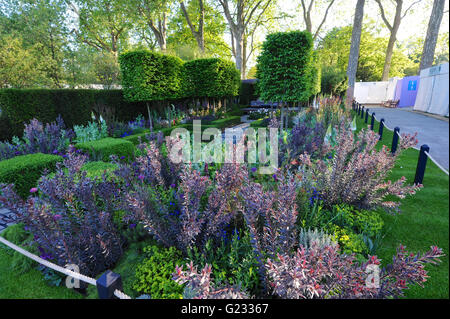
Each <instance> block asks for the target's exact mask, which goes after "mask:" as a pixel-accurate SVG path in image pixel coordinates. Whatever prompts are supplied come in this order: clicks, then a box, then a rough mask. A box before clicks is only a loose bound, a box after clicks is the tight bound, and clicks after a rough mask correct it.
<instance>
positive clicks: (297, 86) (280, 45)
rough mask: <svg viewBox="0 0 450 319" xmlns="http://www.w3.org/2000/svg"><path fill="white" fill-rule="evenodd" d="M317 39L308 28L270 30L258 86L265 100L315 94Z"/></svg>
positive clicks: (294, 99)
mask: <svg viewBox="0 0 450 319" xmlns="http://www.w3.org/2000/svg"><path fill="white" fill-rule="evenodd" d="M312 61H313V40H312V37H311V34H310V33H309V32H307V31H305V32H300V31H292V32H277V33H272V34H269V35H268V36H267V37H266V40H265V41H264V43H263V47H262V52H261V54H260V56H259V57H258V67H257V68H258V71H257V74H258V76H257V77H258V79H259V82H258V88H259V92H260V97H261V99H262V100H263V101H275V102H279V101H283V102H298V101H307V100H308V98H309V97H310V96H311V94H312V92H311V88H312V87H313V85H312V83H311V82H312V77H311V68H312V66H311V64H312Z"/></svg>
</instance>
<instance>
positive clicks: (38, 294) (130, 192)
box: [0, 31, 448, 299]
mask: <svg viewBox="0 0 450 319" xmlns="http://www.w3.org/2000/svg"><path fill="white" fill-rule="evenodd" d="M312 43H313V42H312V37H311V34H310V33H308V32H298V31H293V32H285V33H273V34H271V35H268V36H267V37H266V40H265V42H264V43H263V47H262V51H261V54H260V56H259V57H258V79H259V81H258V84H257V87H256V92H257V94H258V95H259V97H260V98H261V99H262V100H264V101H282V102H281V103H279V106H278V107H277V108H270V109H262V110H259V111H253V112H251V113H250V114H249V116H248V118H249V119H250V120H252V121H253V122H252V123H251V124H250V126H249V128H248V131H246V132H244V134H243V138H242V139H241V140H240V141H236V142H235V144H231V145H222V147H223V148H224V149H225V148H227V147H230V146H231V149H235V148H236V147H237V145H240V144H241V143H242V145H244V142H245V137H247V136H249V132H250V130H254V131H257V132H258V136H259V135H260V134H261V132H262V131H264V130H265V129H268V130H270V132H271V134H272V132H276V136H275V137H274V138H273V140H275V141H276V147H277V149H276V151H277V153H275V154H276V156H277V158H276V159H277V163H278V165H277V167H273V166H271V164H268V162H267V161H265V160H264V159H265V157H266V154H263V153H266V152H269V153H271V152H274V151H275V150H274V146H273V144H270V145H269V144H268V145H267V147H265V148H264V149H263V152H260V153H258V156H256V158H253V157H251V156H250V155H249V154H250V152H248V154H246V155H245V161H244V162H239V161H237V160H233V161H231V162H226V161H225V162H223V161H214V160H213V159H214V158H217V157H214V158H213V157H210V156H205V157H203V156H202V157H201V159H200V160H196V159H195V158H193V157H191V156H188V160H187V161H185V162H175V161H173V160H172V158H171V156H170V155H171V154H174V153H176V154H179V152H180V151H183V150H182V149H180V148H177V147H178V145H179V143H180V142H181V140H182V137H180V135H176V134H172V133H173V132H174V129H184V130H185V132H187V133H188V135H189V133H192V132H194V133H195V128H194V126H193V122H194V121H201V125H202V126H201V130H202V131H203V132H206V130H208V129H210V128H216V129H218V130H219V132H222V133H223V134H226V131H227V130H226V129H227V128H232V127H235V126H236V125H238V124H240V123H241V116H242V115H244V110H243V109H244V107H245V105H240V104H239V92H241V94H243V93H242V92H243V91H245V90H243V89H242V88H241V87H240V86H241V84H240V76H239V72H238V70H237V69H236V67H235V65H234V63H232V62H229V61H227V60H223V59H219V58H204V59H195V60H192V61H189V62H183V61H182V60H181V59H179V58H176V57H174V56H170V55H165V54H161V53H155V52H151V51H147V50H130V51H128V52H125V53H123V54H121V55H120V57H119V61H120V68H121V73H122V90H110V91H104V90H99V91H96V90H48V89H30V90H19V89H4V90H1V91H0V101H1V103H2V106H3V112H4V122H3V123H6V124H7V125H9V127H8V129H7V130H5V136H4V141H3V142H0V208H5V209H7V210H9V211H10V212H12V213H13V216H14V219H13V220H12V221H11V222H12V223H11V225H10V226H9V227H7V228H6V229H5V230H4V231H3V232H2V233H1V235H0V236H1V237H2V238H4V239H6V240H7V241H9V242H11V243H13V244H15V245H18V246H19V247H21V248H23V249H25V250H26V251H28V252H29V253H32V254H34V255H37V256H39V257H40V258H41V259H43V260H46V261H49V262H51V263H52V264H55V265H59V266H61V267H65V266H66V265H75V266H76V267H77V271H78V272H79V273H81V274H83V275H85V276H88V277H92V278H96V279H97V278H99V277H100V276H101V275H102V274H104V273H105V271H107V270H111V271H113V272H114V273H116V274H119V275H120V276H121V280H122V282H123V293H125V294H126V295H127V296H129V297H131V298H149V299H180V298H183V299H190V298H200V299H223V298H239V299H241V298H242V299H247V298H275V299H280V298H281V299H304V298H324V299H335V298H338V299H341V298H343V299H348V298H399V297H407V298H423V297H428V298H448V257H447V256H446V254H447V251H448V214H447V212H448V176H446V175H445V174H443V173H442V172H441V171H440V170H439V169H438V168H437V167H436V166H434V164H433V163H430V164H429V166H428V168H427V172H426V179H425V182H424V184H425V185H414V184H412V180H413V178H412V176H413V174H414V169H415V165H416V163H417V156H418V154H417V151H416V150H414V149H412V147H413V146H415V145H416V144H417V139H416V137H415V136H414V135H413V136H411V135H405V134H403V135H402V138H401V140H400V144H399V147H398V149H397V151H396V152H394V153H392V152H391V151H390V150H389V143H390V140H391V139H392V137H391V136H392V135H389V134H390V132H387V133H386V134H384V136H383V138H382V139H380V138H379V135H378V134H377V133H376V130H374V131H372V130H371V129H369V128H368V127H367V125H366V124H365V123H364V121H363V120H361V119H360V118H359V117H357V116H356V115H355V114H354V112H353V111H351V110H349V109H348V108H346V106H345V103H344V102H343V100H342V99H341V98H340V97H339V96H330V97H324V96H322V97H317V100H316V101H317V105H318V107H317V108H316V107H311V106H308V101H309V100H310V99H311V98H312V97H314V96H316V95H317V94H318V93H319V92H320V76H319V74H320V73H319V71H318V65H317V59H316V55H315V53H314V50H313V44H312ZM251 94H254V93H253V92H252V93H251ZM247 99H248V97H247ZM6 124H5V125H6ZM376 125H378V124H376ZM19 128H20V130H21V131H20V130H19ZM19 136H20V137H19ZM264 136H265V135H264ZM216 138H217V139H219V140H220V141H222V139H223V137H222V134H219V135H217V136H216ZM389 138H390V139H389ZM260 142H261V140H260V139H259V140H258V143H260ZM232 143H233V142H232ZM207 144H208V143H207V142H206V141H205V140H203V141H201V148H202V149H207V150H209V149H208V148H207ZM225 144H226V143H225ZM245 145H246V147H247V149H248V148H249V140H247V143H246V144H245ZM233 146H234V147H233ZM205 152H207V151H205ZM262 167H264V168H266V169H270V171H271V173H270V174H261V173H260V172H261V168H262ZM0 257H1V258H0V298H98V294H97V289H96V287H95V286H92V285H88V284H86V283H85V282H81V283H80V285H79V287H75V288H70V289H69V288H66V286H65V283H66V276H65V275H64V274H61V273H59V272H58V271H55V270H54V269H51V268H49V267H46V266H45V265H42V264H39V263H36V262H35V261H33V260H31V259H29V258H28V257H27V256H24V255H23V254H22V253H19V252H17V251H14V250H13V249H11V248H8V247H6V246H4V245H0Z"/></svg>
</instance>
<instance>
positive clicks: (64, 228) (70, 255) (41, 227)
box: [0, 152, 122, 276]
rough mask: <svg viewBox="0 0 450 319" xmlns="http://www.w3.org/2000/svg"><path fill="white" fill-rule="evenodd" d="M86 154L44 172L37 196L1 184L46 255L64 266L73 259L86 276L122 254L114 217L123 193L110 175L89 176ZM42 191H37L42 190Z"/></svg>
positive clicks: (7, 200)
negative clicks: (24, 195)
mask: <svg viewBox="0 0 450 319" xmlns="http://www.w3.org/2000/svg"><path fill="white" fill-rule="evenodd" d="M85 160H86V157H85V156H84V155H78V154H76V153H75V152H69V153H68V156H67V157H66V159H65V160H64V162H63V163H62V164H61V163H59V164H58V166H57V172H56V173H55V176H54V177H48V176H43V177H42V178H41V180H40V181H39V184H38V187H37V189H38V190H39V192H37V189H32V190H31V191H32V192H33V196H30V197H29V198H28V199H27V200H22V199H21V198H20V197H19V196H18V195H17V194H16V193H15V192H14V190H13V188H12V185H2V187H1V191H0V194H1V195H0V202H1V203H2V204H3V205H4V206H5V207H6V208H8V209H9V210H11V211H12V212H13V213H15V214H16V216H17V218H18V221H19V222H23V223H24V225H25V227H26V228H27V229H28V230H29V231H30V232H31V233H32V234H33V235H34V241H35V242H36V244H37V246H38V247H39V249H40V250H41V252H42V256H44V257H45V258H46V259H49V260H50V261H52V262H54V263H56V264H58V265H60V266H63V267H64V266H65V265H66V264H75V265H77V266H78V267H79V269H80V272H81V273H82V274H84V275H87V276H96V275H98V274H100V273H101V272H102V271H104V270H106V269H108V268H111V267H112V266H113V265H114V264H115V263H116V262H117V260H118V259H119V258H120V256H121V255H122V243H121V239H120V236H119V233H118V231H117V229H116V226H115V225H114V223H113V221H112V217H113V215H114V213H115V211H116V206H117V205H116V203H117V202H120V200H121V194H120V193H119V192H118V189H117V187H116V185H115V183H114V181H112V180H111V179H110V178H107V177H106V175H104V176H103V177H101V178H96V179H90V178H88V177H86V172H83V171H81V167H82V166H83V164H84V163H85ZM38 194H39V196H38Z"/></svg>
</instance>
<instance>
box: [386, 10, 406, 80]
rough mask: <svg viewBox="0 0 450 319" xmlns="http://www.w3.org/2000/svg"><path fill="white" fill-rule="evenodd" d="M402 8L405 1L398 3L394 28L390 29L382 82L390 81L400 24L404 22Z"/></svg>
mask: <svg viewBox="0 0 450 319" xmlns="http://www.w3.org/2000/svg"><path fill="white" fill-rule="evenodd" d="M402 6H403V1H397V6H396V8H395V18H394V23H393V24H392V27H391V28H390V31H391V35H390V36H389V42H388V46H387V49H386V57H385V59H384V66H383V75H382V76H381V81H387V80H389V70H390V69H391V60H392V54H393V53H394V44H395V41H397V32H398V29H399V27H400V22H401V21H402V16H401V15H402Z"/></svg>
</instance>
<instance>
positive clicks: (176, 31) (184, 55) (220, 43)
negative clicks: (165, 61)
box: [167, 1, 231, 61]
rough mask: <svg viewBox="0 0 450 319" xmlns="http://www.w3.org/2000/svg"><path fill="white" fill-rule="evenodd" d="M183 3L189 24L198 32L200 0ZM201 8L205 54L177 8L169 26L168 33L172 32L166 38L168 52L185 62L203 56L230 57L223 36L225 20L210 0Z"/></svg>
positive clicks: (225, 26) (181, 12) (225, 25)
mask: <svg viewBox="0 0 450 319" xmlns="http://www.w3.org/2000/svg"><path fill="white" fill-rule="evenodd" d="M184 4H185V6H186V10H187V12H188V15H189V19H190V20H191V23H192V24H193V25H194V26H195V27H196V29H198V25H199V22H200V21H199V20H200V14H199V13H200V7H199V1H186V2H185V3H184ZM203 8H204V17H203V21H204V24H203V31H204V41H205V52H202V51H201V50H200V48H199V47H198V43H197V41H196V39H195V37H194V36H193V34H192V31H191V29H190V28H189V25H188V23H187V21H186V18H185V16H184V14H183V11H182V10H181V8H180V7H178V8H177V9H178V10H177V12H176V15H174V16H173V18H172V19H170V21H169V23H168V30H171V32H170V34H169V35H168V36H167V47H168V50H169V51H172V52H175V53H176V55H177V56H178V57H180V58H181V59H183V60H184V61H189V60H193V59H197V58H202V57H206V56H214V57H219V58H231V52H230V51H229V50H224V48H226V47H227V46H228V45H227V43H226V42H225V39H224V37H223V34H224V32H225V31H226V29H227V24H226V22H225V18H224V17H223V15H222V14H221V13H220V10H219V9H218V8H217V7H215V6H214V5H213V4H212V3H210V2H209V1H203Z"/></svg>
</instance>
